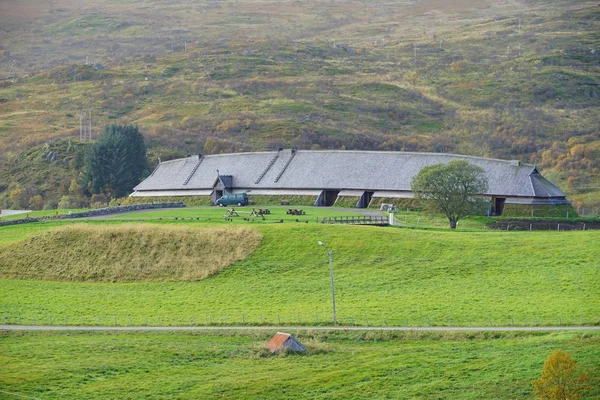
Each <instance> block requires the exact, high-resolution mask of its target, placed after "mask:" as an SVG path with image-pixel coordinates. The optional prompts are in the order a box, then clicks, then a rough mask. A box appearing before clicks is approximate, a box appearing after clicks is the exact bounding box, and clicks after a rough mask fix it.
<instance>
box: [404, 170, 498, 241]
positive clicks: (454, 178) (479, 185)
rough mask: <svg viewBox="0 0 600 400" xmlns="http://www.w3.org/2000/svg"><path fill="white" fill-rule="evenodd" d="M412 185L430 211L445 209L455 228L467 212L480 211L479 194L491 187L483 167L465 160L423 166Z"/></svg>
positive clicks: (444, 212) (451, 224)
mask: <svg viewBox="0 0 600 400" xmlns="http://www.w3.org/2000/svg"><path fill="white" fill-rule="evenodd" d="M411 188H412V191H413V193H414V194H415V196H416V198H417V199H419V201H420V202H421V203H422V204H423V205H424V206H425V207H426V208H427V209H428V210H429V211H431V212H442V213H443V214H444V215H445V216H446V217H448V221H449V222H450V228H452V229H455V228H456V223H457V222H458V221H459V220H460V219H461V218H463V217H465V216H467V215H473V214H475V213H477V212H478V211H479V210H480V209H481V206H482V201H481V200H480V199H478V198H477V197H476V195H478V194H481V193H485V192H486V191H487V190H488V182H487V178H486V177H485V174H484V171H483V169H482V168H480V167H477V166H475V165H471V164H469V163H468V162H467V161H464V160H453V161H450V162H449V163H448V164H443V163H441V164H434V165H429V166H427V167H423V169H421V171H419V173H418V174H417V175H416V176H415V177H414V178H413V180H412V182H411Z"/></svg>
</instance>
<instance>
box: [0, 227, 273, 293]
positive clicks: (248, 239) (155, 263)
mask: <svg viewBox="0 0 600 400" xmlns="http://www.w3.org/2000/svg"><path fill="white" fill-rule="evenodd" d="M261 238H262V236H261V235H260V234H259V233H257V232H255V231H254V230H251V229H247V228H242V227H236V228H202V229H191V228H182V227H165V226H156V225H122V226H90V225H80V226H71V227H64V228H59V229H55V230H51V231H49V232H45V233H43V234H41V235H39V236H34V237H31V238H30V239H28V240H25V241H23V242H20V243H17V244H15V245H12V246H10V247H9V248H7V249H5V251H3V252H2V253H1V254H0V276H2V277H11V278H25V279H46V280H61V281H97V282H134V281H197V280H201V279H204V278H206V277H208V276H211V275H213V274H216V273H217V272H219V271H220V270H222V269H223V268H225V267H227V266H229V265H231V264H233V263H234V262H236V261H238V260H242V259H244V258H246V257H247V256H249V255H250V254H251V253H252V252H253V251H254V250H255V249H256V248H257V247H258V245H259V244H260V242H261Z"/></svg>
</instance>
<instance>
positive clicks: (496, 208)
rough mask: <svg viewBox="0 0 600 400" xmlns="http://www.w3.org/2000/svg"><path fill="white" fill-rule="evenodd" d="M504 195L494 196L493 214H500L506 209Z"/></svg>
mask: <svg viewBox="0 0 600 400" xmlns="http://www.w3.org/2000/svg"><path fill="white" fill-rule="evenodd" d="M505 201H506V199H505V198H504V197H492V215H495V216H500V215H502V211H504V202H505Z"/></svg>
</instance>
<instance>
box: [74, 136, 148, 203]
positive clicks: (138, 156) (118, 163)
mask: <svg viewBox="0 0 600 400" xmlns="http://www.w3.org/2000/svg"><path fill="white" fill-rule="evenodd" d="M146 173H147V164H146V145H145V144H144V137H143V136H142V134H141V133H140V131H139V129H138V128H137V126H131V125H108V126H106V128H105V129H104V131H103V132H102V134H101V135H100V137H99V138H98V141H97V142H96V143H94V145H93V146H91V148H90V150H89V152H88V153H87V155H86V176H85V179H84V180H85V186H86V188H87V190H88V191H89V192H90V193H92V194H98V193H104V194H107V195H110V196H111V197H123V196H125V195H127V194H128V193H130V192H131V191H132V190H133V188H134V187H135V186H136V185H137V184H138V183H139V182H140V181H141V180H142V179H143V178H144V175H145V174H146Z"/></svg>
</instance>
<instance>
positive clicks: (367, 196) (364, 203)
mask: <svg viewBox="0 0 600 400" xmlns="http://www.w3.org/2000/svg"><path fill="white" fill-rule="evenodd" d="M373 193H375V192H364V193H363V194H362V196H360V200H358V206H357V207H358V208H367V207H369V204H371V199H372V198H373Z"/></svg>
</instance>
